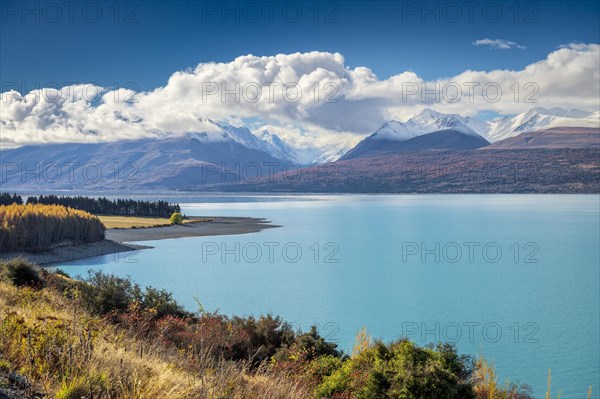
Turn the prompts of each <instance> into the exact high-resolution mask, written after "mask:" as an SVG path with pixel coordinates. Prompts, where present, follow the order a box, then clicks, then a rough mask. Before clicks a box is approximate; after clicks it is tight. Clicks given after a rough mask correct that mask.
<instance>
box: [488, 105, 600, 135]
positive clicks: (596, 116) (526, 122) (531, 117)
mask: <svg viewBox="0 0 600 399" xmlns="http://www.w3.org/2000/svg"><path fill="white" fill-rule="evenodd" d="M564 126H568V127H595V128H598V127H600V112H587V111H582V110H578V109H571V110H567V109H564V108H549V109H547V108H541V107H537V108H532V109H531V110H529V111H527V112H524V113H522V114H518V115H516V116H512V117H511V116H505V117H501V118H496V119H493V120H491V121H489V122H488V123H487V129H482V130H481V131H479V133H480V134H481V135H482V136H484V137H485V138H487V139H488V140H489V141H491V142H495V141H499V140H503V139H506V138H509V137H515V136H518V135H519V134H521V133H525V132H531V131H535V130H541V129H548V128H553V127H564Z"/></svg>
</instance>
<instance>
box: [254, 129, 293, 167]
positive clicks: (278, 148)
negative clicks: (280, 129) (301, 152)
mask: <svg viewBox="0 0 600 399" xmlns="http://www.w3.org/2000/svg"><path fill="white" fill-rule="evenodd" d="M259 138H260V139H261V140H262V141H263V142H265V143H267V144H268V146H267V147H266V148H265V150H267V151H268V152H270V153H271V155H272V156H273V157H275V158H279V159H284V160H287V161H292V162H296V161H297V159H298V152H297V151H296V150H295V149H294V148H292V147H291V146H290V145H288V144H287V143H286V142H285V141H283V140H282V139H281V138H280V137H279V136H277V135H276V134H272V133H270V132H269V131H268V130H263V131H262V133H260V135H259Z"/></svg>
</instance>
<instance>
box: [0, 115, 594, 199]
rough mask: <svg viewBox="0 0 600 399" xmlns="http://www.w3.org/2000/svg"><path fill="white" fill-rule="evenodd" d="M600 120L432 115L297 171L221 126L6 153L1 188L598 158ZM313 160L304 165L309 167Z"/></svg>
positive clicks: (205, 182) (216, 180)
mask: <svg viewBox="0 0 600 399" xmlns="http://www.w3.org/2000/svg"><path fill="white" fill-rule="evenodd" d="M599 120H600V112H595V113H592V112H586V111H581V110H566V109H562V108H552V109H544V108H533V109H531V110H529V111H528V112H526V113H522V114H519V115H515V116H507V117H500V118H496V119H493V120H490V121H482V120H479V119H477V118H474V117H468V116H461V115H458V114H443V113H440V112H436V111H434V110H431V109H425V110H423V111H422V112H421V113H419V114H418V115H416V116H414V117H413V118H411V119H409V120H407V121H405V122H399V121H395V120H390V121H387V122H385V123H384V124H383V125H382V126H381V127H380V128H379V129H377V130H376V131H375V132H374V133H372V134H370V135H368V136H366V137H365V138H364V139H363V140H362V141H360V142H359V143H358V144H357V145H356V146H354V147H353V148H349V147H348V144H347V143H345V142H343V141H340V142H339V143H335V144H329V145H327V146H323V147H322V148H319V149H317V150H316V151H315V153H314V154H313V155H314V156H313V157H311V159H312V161H309V162H299V159H300V158H302V157H301V156H300V150H299V149H298V148H294V147H293V146H291V145H289V144H288V143H286V142H285V141H284V140H283V139H281V138H280V137H279V136H277V135H276V134H273V133H270V132H269V131H267V130H262V131H260V132H254V133H253V132H252V131H250V129H248V128H246V127H236V126H232V125H224V124H217V123H214V122H212V123H213V124H214V126H215V129H213V130H211V131H207V132H189V133H186V134H183V135H176V136H173V135H165V137H164V138H160V139H156V138H146V139H140V140H135V141H118V142H112V143H86V144H81V143H63V144H46V145H30V146H24V147H20V148H17V149H4V150H0V161H1V164H2V168H1V169H0V178H1V183H2V186H3V187H7V188H8V187H10V188H30V189H33V188H39V187H47V186H50V187H52V188H54V189H73V188H80V187H85V188H91V189H123V188H134V187H146V188H156V187H162V188H175V189H191V190H194V189H198V188H199V187H205V186H215V185H220V184H236V183H239V182H240V181H244V182H248V181H254V180H256V181H261V179H262V178H264V177H265V176H267V175H270V176H272V175H275V174H278V173H283V172H286V171H289V170H290V168H291V169H297V168H299V167H303V166H304V167H310V166H311V165H318V164H326V163H331V162H335V161H338V160H339V161H351V160H355V159H361V158H369V157H382V156H386V155H394V154H401V153H424V152H431V151H473V150H478V149H485V150H494V149H497V150H500V149H502V150H516V149H530V150H531V149H533V148H587V147H592V148H598V147H599V145H600V133H599V132H600V129H599V125H600V122H599ZM304 158H306V157H304Z"/></svg>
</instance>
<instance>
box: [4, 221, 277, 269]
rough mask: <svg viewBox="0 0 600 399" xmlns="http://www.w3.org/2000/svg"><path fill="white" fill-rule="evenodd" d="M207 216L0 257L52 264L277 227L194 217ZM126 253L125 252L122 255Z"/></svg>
mask: <svg viewBox="0 0 600 399" xmlns="http://www.w3.org/2000/svg"><path fill="white" fill-rule="evenodd" d="M194 218H198V219H210V220H211V221H207V222H204V221H203V222H195V223H186V224H178V225H168V226H158V227H144V228H127V229H124V228H118V229H106V234H105V239H104V240H103V241H98V242H93V243H83V244H76V243H72V242H65V243H62V244H57V245H55V246H53V247H52V248H50V249H48V250H46V251H42V252H39V253H34V252H10V253H5V254H0V260H10V259H15V258H19V257H20V258H24V259H27V260H29V261H31V262H33V263H36V264H38V265H40V266H45V267H48V266H52V265H53V264H55V263H64V262H71V261H75V260H80V259H88V258H96V257H99V256H104V255H112V254H118V253H122V252H131V251H138V250H141V249H149V248H153V247H151V246H147V245H138V244H132V243H131V242H137V241H154V240H166V239H172V238H183V237H208V236H219V235H234V234H248V233H258V232H260V231H262V230H265V229H270V228H276V227H281V226H279V225H274V224H271V222H270V221H268V220H266V219H263V218H252V217H222V216H217V217H203V218H199V217H194ZM126 256H128V255H125V257H126Z"/></svg>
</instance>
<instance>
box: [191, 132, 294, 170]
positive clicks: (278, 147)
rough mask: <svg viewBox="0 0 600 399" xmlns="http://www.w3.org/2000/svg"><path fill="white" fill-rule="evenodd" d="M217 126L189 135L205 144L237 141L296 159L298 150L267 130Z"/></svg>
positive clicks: (250, 146)
mask: <svg viewBox="0 0 600 399" xmlns="http://www.w3.org/2000/svg"><path fill="white" fill-rule="evenodd" d="M215 126H216V127H217V130H215V131H210V132H198V133H196V132H193V133H188V136H189V137H190V138H192V139H196V140H198V141H200V142H201V143H205V144H208V143H211V144H214V143H219V142H221V143H226V142H228V141H229V142H235V143H237V144H241V145H242V146H244V147H246V148H249V149H252V150H257V151H261V152H265V153H268V154H270V155H271V156H272V157H273V158H276V159H281V160H284V161H290V162H295V161H296V157H297V154H296V151H295V150H294V149H293V148H292V147H290V146H289V145H288V144H287V143H285V142H284V141H283V140H281V138H279V136H277V135H276V134H271V133H269V132H268V131H267V130H264V131H262V132H261V133H260V134H259V135H255V134H253V133H252V132H251V131H250V129H248V128H247V127H244V126H241V127H237V126H232V125H220V124H215Z"/></svg>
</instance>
